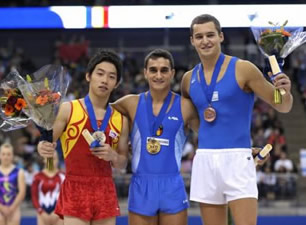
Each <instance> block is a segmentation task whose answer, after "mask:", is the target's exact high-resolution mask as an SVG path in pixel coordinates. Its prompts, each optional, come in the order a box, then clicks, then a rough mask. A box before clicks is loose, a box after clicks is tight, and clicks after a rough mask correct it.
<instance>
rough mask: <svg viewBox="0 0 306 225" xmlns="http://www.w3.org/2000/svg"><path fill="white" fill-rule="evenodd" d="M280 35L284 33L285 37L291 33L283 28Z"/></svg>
mask: <svg viewBox="0 0 306 225" xmlns="http://www.w3.org/2000/svg"><path fill="white" fill-rule="evenodd" d="M282 35H285V36H287V37H290V36H291V33H289V32H288V31H285V30H283V31H282Z"/></svg>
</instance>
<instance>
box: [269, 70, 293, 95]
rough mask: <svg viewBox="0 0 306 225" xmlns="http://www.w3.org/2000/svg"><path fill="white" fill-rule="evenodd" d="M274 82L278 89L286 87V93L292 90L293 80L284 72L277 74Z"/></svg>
mask: <svg viewBox="0 0 306 225" xmlns="http://www.w3.org/2000/svg"><path fill="white" fill-rule="evenodd" d="M273 84H274V86H275V87H276V88H277V89H285V91H286V93H290V91H291V81H290V79H289V77H288V76H287V75H286V74H284V73H281V74H279V75H277V76H276V77H275V78H274V81H273Z"/></svg>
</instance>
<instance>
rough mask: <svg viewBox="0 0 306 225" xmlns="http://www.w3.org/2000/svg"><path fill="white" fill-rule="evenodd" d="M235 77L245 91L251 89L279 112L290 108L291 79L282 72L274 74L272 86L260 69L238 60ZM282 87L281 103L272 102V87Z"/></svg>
mask: <svg viewBox="0 0 306 225" xmlns="http://www.w3.org/2000/svg"><path fill="white" fill-rule="evenodd" d="M236 78H237V80H238V83H239V85H240V87H241V88H242V89H243V90H245V91H253V92H254V93H255V94H256V95H257V96H258V97H260V98H261V99H262V100H264V101H265V102H267V103H268V104H270V105H271V106H272V107H273V108H274V109H276V110H277V111H279V112H284V113H286V112H289V111H290V110H291V108H292V103H293V98H292V95H291V92H290V90H291V81H290V79H289V78H288V76H287V75H286V74H284V73H281V74H279V75H278V76H276V78H275V81H274V86H273V85H272V84H271V83H270V82H268V81H267V80H266V79H265V78H264V76H263V75H262V73H261V72H260V70H259V69H258V68H257V67H256V66H255V65H254V64H252V63H251V62H249V61H245V60H238V61H237V67H236ZM275 88H277V89H280V88H283V89H285V90H286V94H285V95H283V96H282V104H275V103H274V89H275Z"/></svg>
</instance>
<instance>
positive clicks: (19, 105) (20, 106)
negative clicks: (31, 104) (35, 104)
mask: <svg viewBox="0 0 306 225" xmlns="http://www.w3.org/2000/svg"><path fill="white" fill-rule="evenodd" d="M26 106H27V103H26V101H25V100H24V99H23V98H18V99H17V102H16V104H15V108H16V109H17V110H18V111H20V110H22V109H23V108H24V107H26Z"/></svg>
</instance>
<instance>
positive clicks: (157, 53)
mask: <svg viewBox="0 0 306 225" xmlns="http://www.w3.org/2000/svg"><path fill="white" fill-rule="evenodd" d="M157 58H165V59H168V60H169V62H170V67H171V69H174V60H173V56H172V54H171V53H170V52H169V51H167V50H165V49H160V48H158V49H155V50H153V51H151V52H150V53H149V54H148V55H147V56H146V57H145V59H144V68H147V66H148V61H149V59H157Z"/></svg>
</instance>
